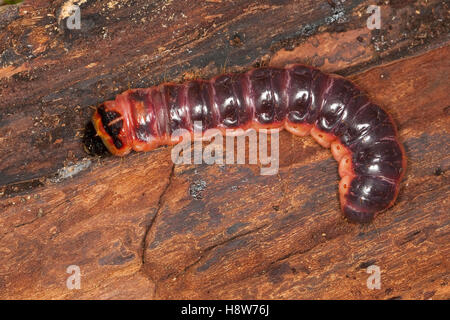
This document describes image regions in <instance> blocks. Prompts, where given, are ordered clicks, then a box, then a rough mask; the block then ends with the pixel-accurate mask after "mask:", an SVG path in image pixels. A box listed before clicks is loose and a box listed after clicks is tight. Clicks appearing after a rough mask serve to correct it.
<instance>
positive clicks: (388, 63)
mask: <svg viewBox="0 0 450 320" xmlns="http://www.w3.org/2000/svg"><path fill="white" fill-rule="evenodd" d="M71 3H75V4H77V3H78V4H80V8H81V29H80V30H71V29H68V28H67V24H66V22H67V14H65V13H64V10H63V9H62V8H63V7H64V6H67V5H69V4H71ZM371 4H374V1H352V0H347V1H312V0H311V1H307V0H234V1H225V0H204V1H191V0H189V1H184V0H168V1H158V0H154V1H144V0H129V1H126V0H123V1H116V0H100V1H91V0H87V1H83V0H82V1H78V2H77V1H62V0H54V1H48V0H35V1H25V2H24V3H23V4H22V5H20V6H8V7H2V8H1V9H0V298H3V299H11V298H31V299H39V298H51V299H61V298H64V299H79V298H101V299H108V298H111V299H114V298H132V299H154V298H157V299H167V298H183V299H190V298H199V299H216V298H247V299H253V298H257V299H260V298H269V299H271V298H277V299H280V298H281V299H285V298H286V299H325V298H337V299H349V298H357V299H392V298H394V299H412V298H414V299H430V298H432V299H448V298H450V289H449V284H448V282H449V270H450V268H449V253H450V250H449V249H450V247H449V240H450V235H449V231H450V228H449V222H450V219H449V208H450V205H449V194H450V183H449V175H448V170H449V166H450V157H449V150H450V148H449V141H450V139H449V138H450V135H449V127H450V121H449V116H450V96H449V90H450V82H449V76H448V75H449V73H450V60H449V56H450V47H449V26H450V18H449V6H448V4H447V3H446V2H445V1H437V0H428V1H425V0H417V1H403V0H395V1H394V0H391V1H380V3H379V4H380V6H381V13H382V20H381V21H382V25H381V29H379V30H369V29H368V28H367V26H366V20H367V18H368V17H369V14H368V13H366V9H367V7H368V6H369V5H371ZM292 62H300V63H306V64H309V65H314V66H317V67H319V68H321V69H322V70H324V71H327V72H335V73H338V74H341V75H344V76H347V77H349V78H350V79H352V80H353V81H355V83H357V84H358V85H359V86H360V87H362V88H363V89H364V90H365V91H366V92H367V93H368V94H369V95H370V97H371V98H372V99H373V100H374V101H375V102H376V103H379V104H380V105H382V106H383V107H385V108H386V109H387V110H388V111H389V112H390V113H391V114H392V115H393V117H394V119H395V121H396V123H397V124H398V127H399V133H400V140H401V142H402V143H404V145H405V148H406V153H407V156H408V169H407V175H406V177H405V179H404V181H403V183H402V187H401V193H400V196H399V199H398V201H397V203H396V205H395V206H394V207H393V208H392V209H390V210H388V211H387V212H385V213H383V214H382V215H380V216H379V217H378V218H377V219H376V220H375V222H374V223H372V224H370V225H365V226H360V225H355V224H349V223H348V222H346V221H345V220H344V219H343V218H342V216H341V213H340V210H339V201H338V197H337V181H338V174H337V164H336V163H335V161H334V160H332V158H331V156H330V153H329V151H328V150H325V149H323V148H321V147H320V146H319V145H317V144H316V143H314V142H313V140H312V139H311V138H309V137H308V138H299V137H294V136H292V135H290V134H288V133H286V132H282V133H281V134H280V150H281V151H280V157H281V159H280V171H279V174H278V175H274V176H261V175H260V174H259V166H257V165H227V166H209V165H180V166H178V165H177V166H174V165H173V164H172V162H171V160H170V148H168V147H165V148H160V149H158V150H155V151H153V152H149V153H141V154H131V155H129V156H127V157H126V158H124V159H120V158H115V157H112V156H107V155H102V156H96V155H92V154H88V153H87V152H86V148H85V146H84V144H83V136H84V135H85V128H86V124H87V123H88V122H89V119H90V116H91V114H92V108H91V107H92V106H95V105H96V104H98V103H100V102H102V101H104V100H108V99H113V98H114V96H115V95H116V94H118V93H120V92H122V91H124V90H126V89H128V88H130V87H148V86H151V85H154V84H157V83H160V82H162V81H165V80H171V81H182V80H185V79H191V78H194V77H202V78H208V77H211V76H214V75H217V74H219V73H222V72H224V71H227V72H233V71H243V70H247V69H249V68H251V67H255V66H260V65H276V66H283V65H285V64H288V63H292ZM373 264H375V265H378V266H379V267H380V269H381V289H380V290H369V289H368V288H367V286H366V280H367V278H368V276H369V274H367V273H366V268H367V267H368V266H370V265H373ZM69 265H78V266H79V267H80V269H81V273H82V277H81V289H79V290H68V289H67V287H66V279H67V277H68V276H69V274H67V273H66V268H67V267H68V266H69Z"/></svg>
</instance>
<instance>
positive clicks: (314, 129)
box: [92, 65, 406, 223]
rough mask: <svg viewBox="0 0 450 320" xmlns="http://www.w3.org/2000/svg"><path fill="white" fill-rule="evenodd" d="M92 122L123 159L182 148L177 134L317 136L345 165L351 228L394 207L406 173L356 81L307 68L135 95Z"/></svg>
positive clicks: (344, 202)
mask: <svg viewBox="0 0 450 320" xmlns="http://www.w3.org/2000/svg"><path fill="white" fill-rule="evenodd" d="M199 121H200V122H201V128H194V126H195V125H198V123H199ZM92 123H93V125H94V128H95V130H96V132H97V135H99V136H100V137H101V139H102V141H103V143H104V144H105V146H106V147H107V149H108V150H109V151H110V152H111V153H112V154H113V155H117V156H124V155H126V154H128V153H129V152H130V151H131V150H134V151H149V150H152V149H155V148H157V147H158V146H160V145H173V144H176V143H179V142H180V140H181V139H182V137H180V136H178V135H177V134H175V132H177V130H178V129H186V130H189V132H191V133H192V132H194V129H195V130H201V132H205V131H206V130H208V129H211V128H218V129H219V130H236V129H244V130H245V129H256V130H258V129H262V128H264V129H276V130H282V129H286V130H288V131H289V132H291V133H292V134H294V135H298V136H306V135H309V134H310V135H311V136H312V137H313V138H314V139H315V140H316V141H317V142H318V143H319V144H320V145H321V146H323V147H325V148H331V153H332V155H333V157H334V158H335V159H336V161H337V162H338V163H339V165H338V171H339V175H340V177H341V180H340V182H339V198H340V204H341V209H342V212H343V214H344V216H345V217H346V218H347V219H348V220H350V221H351V222H359V223H368V222H371V221H372V220H373V218H374V217H375V216H376V215H377V214H378V213H380V212H382V211H384V210H385V209H387V208H389V207H391V206H392V205H393V204H394V202H395V199H396V197H397V195H398V192H399V185H400V181H401V179H402V177H403V175H404V172H405V169H406V157H405V152H404V149H403V146H402V145H401V144H400V143H399V140H398V135H397V129H396V126H395V124H394V122H393V120H392V118H391V117H390V115H389V114H388V113H387V112H385V111H384V110H383V109H382V108H381V107H379V106H378V105H376V104H374V103H372V102H371V101H370V100H369V99H368V97H367V95H366V94H365V93H363V92H362V91H361V90H360V89H359V88H358V87H357V86H355V85H354V84H353V83H352V82H351V81H349V80H347V79H345V78H344V77H341V76H338V75H330V74H325V73H323V72H321V71H319V70H318V69H315V68H312V67H308V66H304V65H290V66H287V67H285V68H273V67H262V68H255V69H251V70H249V71H248V72H245V73H239V74H222V75H219V76H216V77H215V78H213V79H211V80H193V81H188V82H185V83H182V84H176V83H163V84H160V85H158V86H154V87H151V88H143V89H130V90H127V91H125V92H123V93H122V94H119V95H117V97H116V99H115V100H114V101H106V102H104V103H102V104H100V105H99V106H98V107H97V108H96V111H95V113H94V115H93V118H92ZM178 131H179V130H178Z"/></svg>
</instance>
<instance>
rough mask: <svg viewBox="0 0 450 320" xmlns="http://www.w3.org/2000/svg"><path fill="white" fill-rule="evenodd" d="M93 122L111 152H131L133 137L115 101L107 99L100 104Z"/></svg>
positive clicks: (117, 153)
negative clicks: (131, 137) (130, 135)
mask: <svg viewBox="0 0 450 320" xmlns="http://www.w3.org/2000/svg"><path fill="white" fill-rule="evenodd" d="M92 123H93V125H94V128H95V130H96V131H97V135H98V136H99V137H100V138H101V139H102V141H103V143H104V144H105V146H106V148H107V149H108V151H109V152H111V153H112V154H113V155H116V156H124V155H126V154H128V153H129V152H130V150H131V139H130V137H129V134H128V133H127V130H126V128H125V127H124V125H125V119H124V116H123V114H121V113H120V111H119V110H117V109H116V108H115V103H114V101H107V102H105V103H103V104H101V105H100V106H98V107H97V109H96V111H95V113H94V115H93V117H92Z"/></svg>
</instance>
